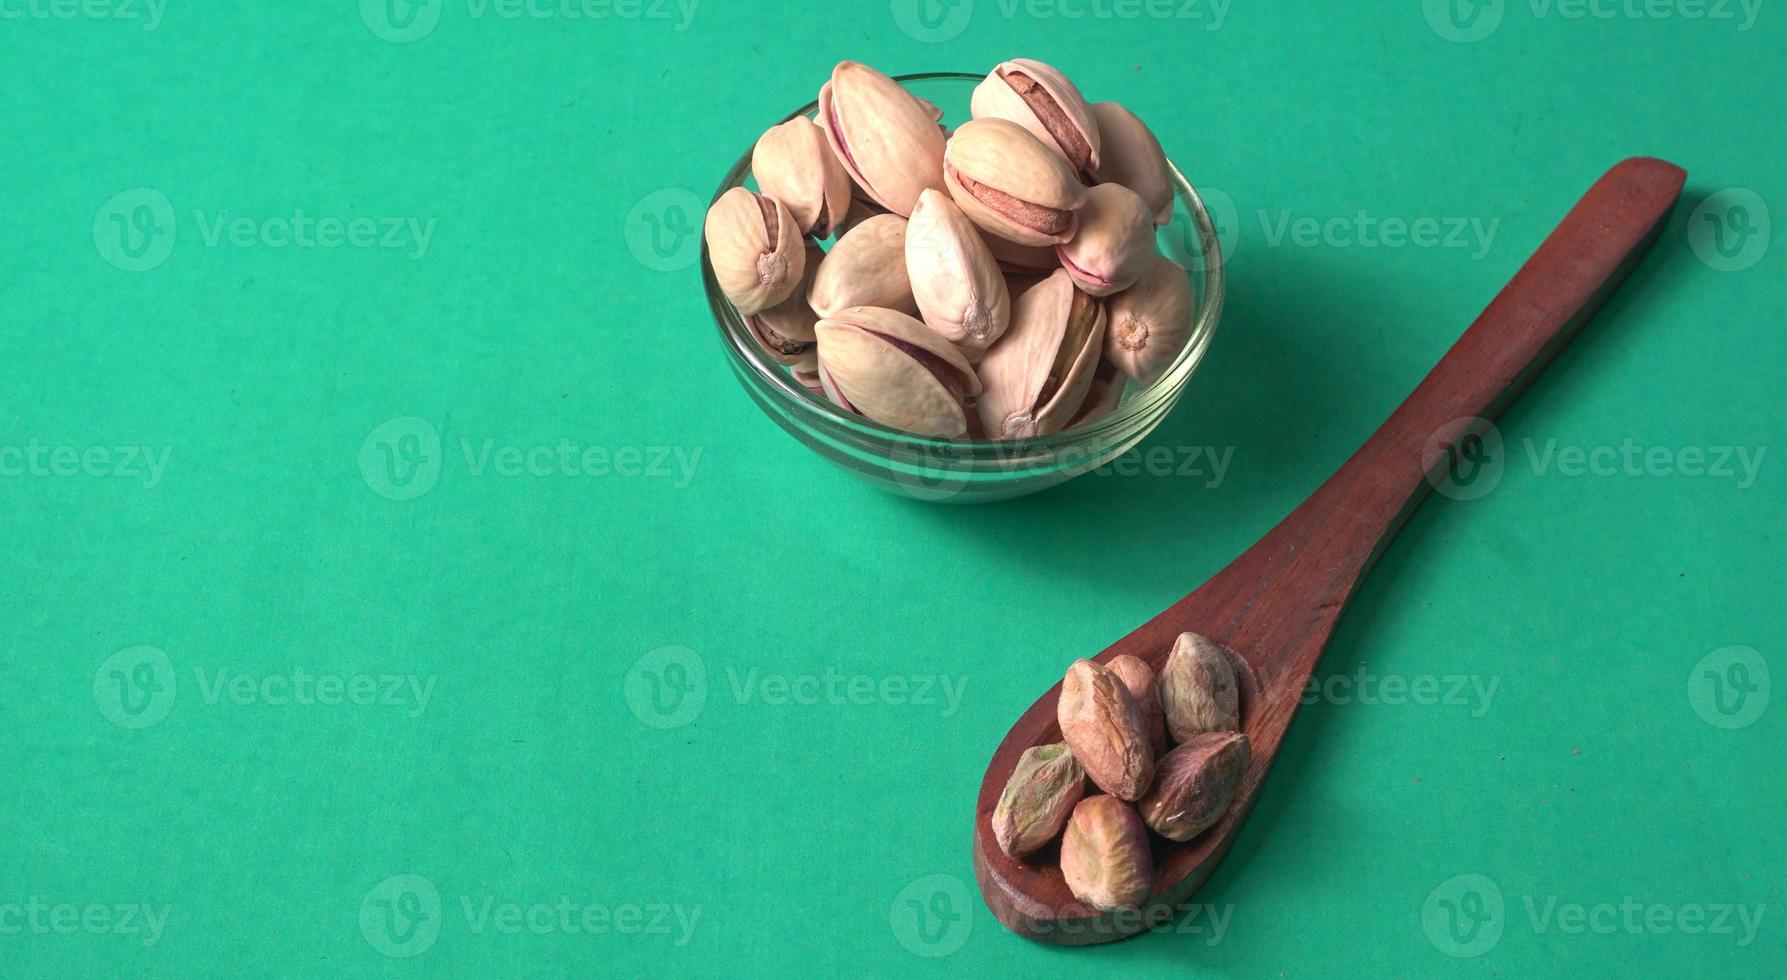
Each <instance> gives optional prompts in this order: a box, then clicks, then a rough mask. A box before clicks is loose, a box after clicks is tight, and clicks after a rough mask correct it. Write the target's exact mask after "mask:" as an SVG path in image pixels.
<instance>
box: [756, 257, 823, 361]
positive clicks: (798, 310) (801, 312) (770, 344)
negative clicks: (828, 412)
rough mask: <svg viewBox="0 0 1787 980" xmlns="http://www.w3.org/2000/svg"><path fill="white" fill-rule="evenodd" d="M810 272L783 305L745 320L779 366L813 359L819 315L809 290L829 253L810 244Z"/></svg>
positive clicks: (808, 266) (808, 262)
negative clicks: (813, 305)
mask: <svg viewBox="0 0 1787 980" xmlns="http://www.w3.org/2000/svg"><path fill="white" fill-rule="evenodd" d="M806 253H807V258H806V272H805V274H804V275H803V276H802V277H801V285H800V286H799V287H796V288H795V290H794V292H793V293H792V294H790V295H789V297H788V298H787V299H785V300H783V301H782V302H780V303H778V304H776V305H775V306H772V307H770V308H769V309H767V310H762V311H759V312H757V313H753V314H751V315H750V316H747V317H745V326H746V328H748V329H749V330H750V331H751V337H752V339H754V340H756V341H757V346H759V347H761V348H763V351H764V353H766V354H768V355H769V356H770V357H773V358H775V359H776V362H777V363H778V364H788V365H793V364H796V363H798V362H800V361H801V360H802V359H804V358H807V357H810V356H812V353H813V344H814V341H815V335H814V333H813V327H814V326H815V325H816V324H818V322H819V314H817V313H814V312H813V307H812V306H811V305H810V304H808V302H807V288H808V287H809V286H811V285H812V282H813V276H814V275H816V274H817V273H818V271H819V264H820V263H821V262H823V261H824V260H825V250H824V249H822V248H820V247H819V246H817V245H814V244H811V243H809V244H808V245H807V247H806Z"/></svg>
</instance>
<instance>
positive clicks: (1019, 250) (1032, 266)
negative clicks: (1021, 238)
mask: <svg viewBox="0 0 1787 980" xmlns="http://www.w3.org/2000/svg"><path fill="white" fill-rule="evenodd" d="M980 237H981V241H983V242H985V243H986V246H987V251H989V252H991V253H993V258H994V260H995V261H997V262H998V263H999V268H1001V269H1003V270H1005V271H1006V272H1007V273H1026V274H1031V275H1044V276H1046V275H1048V274H1049V273H1051V272H1054V271H1055V270H1056V269H1059V268H1061V259H1060V257H1059V256H1057V255H1056V254H1055V247H1054V246H1053V245H1019V244H1018V243H1017V242H1008V241H1006V240H1005V239H1003V238H1000V237H999V236H998V235H982V236H980Z"/></svg>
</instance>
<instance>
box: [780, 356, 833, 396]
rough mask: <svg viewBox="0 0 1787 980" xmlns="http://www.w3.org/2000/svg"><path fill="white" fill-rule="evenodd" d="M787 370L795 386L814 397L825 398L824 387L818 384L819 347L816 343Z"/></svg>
mask: <svg viewBox="0 0 1787 980" xmlns="http://www.w3.org/2000/svg"><path fill="white" fill-rule="evenodd" d="M788 370H789V372H790V373H791V374H793V375H794V382H795V384H798V385H800V386H801V387H802V388H805V389H807V390H808V391H810V392H812V393H813V394H815V395H818V396H820V397H822V398H823V397H825V386H824V385H823V384H821V383H820V382H819V345H818V344H817V343H815V344H814V345H813V346H812V347H809V348H807V351H806V353H804V354H802V355H801V356H800V359H799V360H797V361H795V362H794V363H793V364H791V365H789V368H788Z"/></svg>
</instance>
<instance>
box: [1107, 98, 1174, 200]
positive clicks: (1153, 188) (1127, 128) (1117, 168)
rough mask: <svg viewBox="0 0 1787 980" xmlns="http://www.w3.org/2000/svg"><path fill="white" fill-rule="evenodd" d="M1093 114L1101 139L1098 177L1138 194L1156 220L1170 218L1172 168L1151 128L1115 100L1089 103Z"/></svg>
mask: <svg viewBox="0 0 1787 980" xmlns="http://www.w3.org/2000/svg"><path fill="white" fill-rule="evenodd" d="M1092 118H1093V120H1094V121H1095V122H1096V123H1097V125H1098V133H1099V136H1100V137H1101V138H1102V139H1103V143H1102V145H1101V148H1100V156H1099V164H1098V170H1097V176H1098V179H1099V180H1100V181H1104V182H1108V183H1112V184H1122V185H1123V186H1124V187H1127V188H1129V189H1130V190H1132V191H1135V192H1136V193H1137V194H1139V195H1141V198H1142V200H1143V201H1144V202H1146V203H1147V205H1148V212H1149V214H1151V215H1153V217H1154V223H1155V224H1157V225H1164V224H1166V223H1167V222H1169V221H1171V220H1173V171H1172V168H1171V167H1170V166H1168V164H1167V158H1166V154H1165V153H1164V152H1162V151H1161V149H1160V140H1158V139H1156V138H1155V137H1154V132H1153V131H1152V130H1150V129H1149V128H1148V126H1147V124H1146V123H1144V122H1142V121H1141V120H1140V119H1137V118H1136V115H1135V113H1133V112H1130V111H1129V110H1128V109H1125V108H1123V107H1122V106H1121V105H1118V104H1117V103H1115V102H1094V103H1092Z"/></svg>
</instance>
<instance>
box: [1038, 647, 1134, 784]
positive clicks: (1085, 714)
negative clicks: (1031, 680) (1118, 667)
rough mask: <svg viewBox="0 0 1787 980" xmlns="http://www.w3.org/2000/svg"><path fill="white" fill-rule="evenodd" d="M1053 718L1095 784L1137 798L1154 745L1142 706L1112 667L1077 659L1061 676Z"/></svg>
mask: <svg viewBox="0 0 1787 980" xmlns="http://www.w3.org/2000/svg"><path fill="white" fill-rule="evenodd" d="M1055 720H1056V721H1057V722H1058V723H1059V724H1060V726H1061V737H1062V738H1063V739H1065V740H1066V742H1067V747H1068V748H1070V749H1072V750H1073V757H1074V758H1076V759H1078V760H1080V765H1082V766H1085V767H1086V775H1087V776H1089V777H1091V779H1092V782H1094V783H1096V784H1097V785H1098V788H1099V789H1102V790H1104V791H1105V792H1107V793H1109V794H1111V795H1112V796H1115V797H1117V798H1119V799H1124V800H1139V799H1141V798H1142V794H1143V793H1146V792H1148V787H1149V786H1150V785H1152V784H1153V782H1154V747H1153V746H1152V745H1151V744H1149V742H1148V733H1147V732H1146V731H1144V730H1143V728H1142V712H1141V706H1140V705H1138V704H1136V701H1135V697H1134V696H1133V695H1131V694H1130V693H1129V688H1128V687H1126V686H1125V685H1124V683H1123V679H1122V678H1120V677H1118V676H1117V675H1116V674H1115V673H1113V672H1112V671H1111V669H1110V668H1108V667H1106V666H1104V665H1103V664H1099V663H1096V662H1094V661H1091V660H1076V661H1074V664H1073V666H1071V667H1069V668H1067V676H1066V678H1064V679H1063V680H1062V681H1061V696H1060V698H1059V700H1058V701H1057V702H1056V704H1055Z"/></svg>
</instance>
